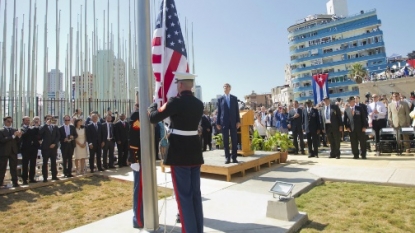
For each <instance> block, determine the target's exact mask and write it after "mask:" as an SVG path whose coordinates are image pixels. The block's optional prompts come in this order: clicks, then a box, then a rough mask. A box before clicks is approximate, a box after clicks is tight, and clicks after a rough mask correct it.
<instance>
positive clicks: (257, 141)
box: [251, 130, 265, 151]
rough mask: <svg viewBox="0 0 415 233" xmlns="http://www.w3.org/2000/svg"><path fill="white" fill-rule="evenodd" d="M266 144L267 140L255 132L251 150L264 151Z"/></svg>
mask: <svg viewBox="0 0 415 233" xmlns="http://www.w3.org/2000/svg"><path fill="white" fill-rule="evenodd" d="M264 143H265V140H264V139H263V138H262V137H261V136H259V133H258V131H257V130H255V131H254V133H253V134H252V142H251V150H253V151H256V150H264Z"/></svg>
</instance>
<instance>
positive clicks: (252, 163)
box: [160, 150, 280, 181]
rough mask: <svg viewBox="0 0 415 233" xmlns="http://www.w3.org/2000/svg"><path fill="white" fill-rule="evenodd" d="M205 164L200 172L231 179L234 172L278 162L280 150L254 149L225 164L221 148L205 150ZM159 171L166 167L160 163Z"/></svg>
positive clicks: (256, 168) (255, 168) (243, 173)
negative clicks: (252, 153)
mask: <svg viewBox="0 0 415 233" xmlns="http://www.w3.org/2000/svg"><path fill="white" fill-rule="evenodd" d="M203 158H204V160H205V164H203V165H202V167H201V171H202V173H210V174H217V175H224V176H226V181H230V180H231V176H232V175H233V174H236V173H241V175H242V176H245V171H246V170H249V169H254V171H259V170H260V169H261V166H262V165H267V166H268V167H271V164H272V163H277V164H279V163H280V152H276V151H256V152H255V154H254V155H251V156H247V157H242V156H238V161H239V163H237V164H236V163H230V164H225V156H224V151H223V150H213V151H206V152H204V153H203ZM160 166H161V171H162V172H165V169H166V167H167V168H168V167H169V166H167V165H163V163H160Z"/></svg>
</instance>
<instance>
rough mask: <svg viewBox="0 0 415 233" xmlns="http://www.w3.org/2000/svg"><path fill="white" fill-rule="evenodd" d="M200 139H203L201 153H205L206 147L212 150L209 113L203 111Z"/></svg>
mask: <svg viewBox="0 0 415 233" xmlns="http://www.w3.org/2000/svg"><path fill="white" fill-rule="evenodd" d="M201 125H202V128H203V131H202V137H203V151H206V149H207V146H209V150H212V122H211V121H210V117H209V111H208V110H204V111H203V116H202V124H201Z"/></svg>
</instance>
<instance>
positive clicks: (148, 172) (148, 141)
mask: <svg viewBox="0 0 415 233" xmlns="http://www.w3.org/2000/svg"><path fill="white" fill-rule="evenodd" d="M136 10H137V15H138V27H137V28H138V31H139V32H141V33H143V34H142V35H143V36H140V37H139V39H138V40H139V41H138V42H139V43H138V48H139V53H138V58H139V59H138V69H139V75H138V77H139V79H140V82H139V83H140V87H139V88H140V89H139V90H140V91H139V94H140V98H139V102H140V108H139V113H140V116H141V118H140V123H141V130H140V138H141V148H142V149H141V154H143V155H149V156H143V157H142V162H141V169H142V173H143V175H142V177H143V180H142V181H143V203H144V211H143V212H144V231H147V232H159V230H160V228H159V216H158V205H157V204H158V202H157V201H158V200H157V187H156V186H157V185H156V183H157V180H156V169H155V168H156V166H155V165H156V164H155V149H154V147H153V146H148V145H154V127H153V126H152V125H151V124H150V121H149V118H148V117H145V116H147V106H148V104H149V103H151V102H152V96H153V95H152V94H153V93H152V87H151V80H152V79H153V75H152V67H151V51H150V48H151V40H150V38H151V33H150V0H143V1H137V9H136Z"/></svg>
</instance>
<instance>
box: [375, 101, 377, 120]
mask: <svg viewBox="0 0 415 233" xmlns="http://www.w3.org/2000/svg"><path fill="white" fill-rule="evenodd" d="M375 109H376V110H377V109H378V102H375ZM377 118H378V115H377V114H375V119H377Z"/></svg>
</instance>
